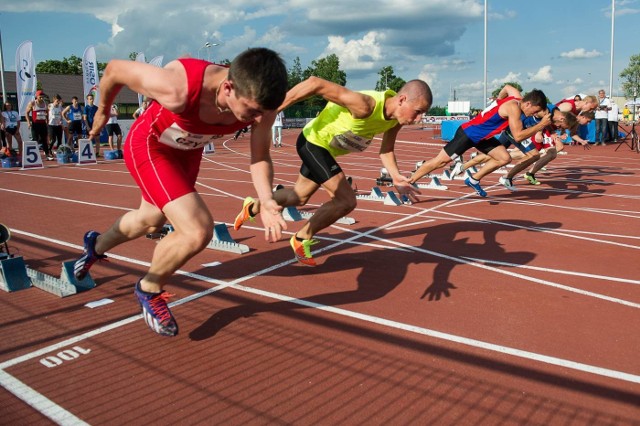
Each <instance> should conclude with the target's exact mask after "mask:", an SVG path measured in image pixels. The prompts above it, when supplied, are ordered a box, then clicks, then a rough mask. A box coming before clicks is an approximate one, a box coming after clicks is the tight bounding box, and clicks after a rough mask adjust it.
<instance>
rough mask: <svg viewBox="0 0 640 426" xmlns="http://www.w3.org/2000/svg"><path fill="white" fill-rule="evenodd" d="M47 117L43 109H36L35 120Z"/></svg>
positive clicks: (42, 119)
mask: <svg viewBox="0 0 640 426" xmlns="http://www.w3.org/2000/svg"><path fill="white" fill-rule="evenodd" d="M46 119H47V112H46V111H43V110H38V111H36V120H38V121H44V120H46Z"/></svg>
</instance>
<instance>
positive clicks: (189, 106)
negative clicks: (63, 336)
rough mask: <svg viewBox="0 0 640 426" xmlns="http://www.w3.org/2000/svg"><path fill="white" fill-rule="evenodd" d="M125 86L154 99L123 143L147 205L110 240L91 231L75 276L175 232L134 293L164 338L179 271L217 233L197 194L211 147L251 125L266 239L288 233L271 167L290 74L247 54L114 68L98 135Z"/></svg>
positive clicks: (171, 327) (170, 331) (263, 52)
mask: <svg viewBox="0 0 640 426" xmlns="http://www.w3.org/2000/svg"><path fill="white" fill-rule="evenodd" d="M123 86H127V87H129V88H130V89H131V90H133V91H134V92H138V93H141V94H142V95H144V96H146V97H147V98H151V99H154V101H153V102H152V104H151V105H150V107H149V108H148V110H147V111H145V113H144V114H143V115H141V116H140V118H138V120H136V121H135V123H134V125H133V126H132V128H131V130H130V131H129V134H128V136H127V140H126V143H125V145H124V151H125V152H124V157H125V162H126V164H127V167H128V168H129V171H130V172H131V174H132V176H133V178H134V179H135V180H136V182H137V183H138V186H139V187H140V190H141V192H142V200H141V202H140V207H139V208H138V209H137V210H133V211H131V212H128V213H126V214H125V215H124V216H122V217H120V218H119V219H118V220H117V221H116V222H115V224H114V225H113V226H112V227H111V228H110V229H109V230H108V231H107V232H105V233H104V234H102V235H101V234H99V233H98V232H96V231H89V232H87V233H86V234H85V237H84V254H83V255H82V257H80V259H78V260H77V261H76V263H75V266H74V272H75V275H76V278H77V279H82V278H84V277H85V276H86V274H87V272H88V271H89V268H90V267H91V265H92V264H93V263H95V262H96V261H97V260H100V259H103V258H105V257H106V256H105V255H104V253H105V252H106V251H108V250H110V249H112V248H113V247H115V246H117V245H119V244H122V243H124V242H127V241H130V240H133V239H135V238H138V237H141V236H143V235H146V234H148V233H153V232H157V231H159V230H160V229H162V227H163V225H164V224H165V223H166V222H167V220H168V221H169V222H170V223H171V225H172V226H173V229H174V231H173V232H171V233H169V234H168V235H167V236H166V237H165V238H163V239H162V240H160V242H159V243H158V245H157V246H156V248H155V251H154V253H153V260H152V261H151V266H150V267H149V271H148V272H147V274H146V275H145V276H144V277H142V278H141V279H140V280H139V281H138V282H137V284H136V286H135V295H136V297H137V299H138V302H139V303H140V305H141V307H142V312H143V317H144V319H145V321H146V323H147V325H148V326H149V327H150V328H151V329H152V330H153V331H155V332H156V333H159V334H161V335H165V336H175V335H176V334H178V325H177V323H176V321H175V319H174V318H173V315H172V314H171V312H170V310H169V308H168V306H167V299H168V297H169V295H168V293H166V292H165V291H164V290H163V287H164V285H165V284H166V283H167V282H168V280H169V278H170V277H171V276H172V275H173V273H174V272H175V271H176V270H178V268H180V267H181V266H182V265H184V264H185V263H186V262H187V261H188V260H189V259H190V258H192V257H193V256H194V255H196V254H197V253H199V252H200V251H202V250H203V249H204V248H205V247H206V246H207V244H208V243H209V241H211V238H212V235H213V224H214V222H213V218H212V216H211V213H210V212H209V210H208V209H207V206H206V205H205V203H204V201H203V200H202V198H201V197H200V195H198V193H197V192H196V190H195V182H196V178H197V176H198V171H199V167H200V160H201V157H202V150H203V147H204V146H205V145H206V144H208V143H210V142H211V141H213V140H214V139H216V138H219V137H221V136H222V135H226V134H234V133H235V132H236V131H237V130H239V129H241V128H244V127H246V126H247V125H251V126H252V129H251V141H250V144H251V166H250V170H251V176H252V180H253V183H254V186H255V189H256V192H257V194H258V197H259V199H260V203H261V205H262V211H261V215H260V216H261V219H262V221H263V223H264V226H265V228H266V231H265V238H266V239H267V240H271V241H277V240H278V239H279V238H280V237H281V235H282V230H283V229H286V225H285V222H284V219H283V218H282V216H281V215H280V212H281V207H279V206H278V204H277V203H276V202H275V201H274V200H273V196H272V192H271V187H272V180H273V164H272V163H271V158H270V156H269V147H270V146H271V126H272V124H273V121H274V119H275V116H276V110H277V108H278V107H279V106H280V104H281V103H282V101H283V100H284V98H285V95H286V91H287V70H286V68H285V66H284V63H283V61H282V59H281V58H280V57H279V56H278V54H276V53H275V52H273V51H271V50H268V49H264V48H254V49H249V50H247V51H245V52H243V53H242V54H240V55H238V57H236V58H235V59H234V60H233V62H232V63H231V65H230V66H229V67H225V66H221V65H215V64H212V63H209V62H206V61H202V60H198V59H180V60H177V61H173V62H170V63H169V64H167V65H166V66H165V67H164V68H158V67H155V66H153V65H148V64H145V63H141V62H135V61H119V60H114V61H111V62H110V63H109V64H108V65H107V68H106V69H105V72H104V75H103V76H102V78H101V80H100V93H101V96H100V105H99V108H98V112H97V113H96V115H95V117H94V122H93V128H92V129H91V133H90V135H91V136H97V135H99V134H100V131H101V130H102V128H103V127H104V126H105V124H106V123H107V120H108V119H109V115H110V110H111V105H112V103H113V100H114V98H115V96H116V95H117V93H118V92H119V91H120V89H121V88H122V87H123Z"/></svg>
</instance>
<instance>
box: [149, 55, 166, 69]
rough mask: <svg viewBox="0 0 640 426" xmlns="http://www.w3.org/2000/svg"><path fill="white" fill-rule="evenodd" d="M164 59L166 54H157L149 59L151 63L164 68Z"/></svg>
mask: <svg viewBox="0 0 640 426" xmlns="http://www.w3.org/2000/svg"><path fill="white" fill-rule="evenodd" d="M163 60H164V56H162V55H160V56H156V57H155V58H153V59H152V60H150V61H149V63H150V64H151V65H155V66H156V67H160V68H162V61H163Z"/></svg>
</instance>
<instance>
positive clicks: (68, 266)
mask: <svg viewBox="0 0 640 426" xmlns="http://www.w3.org/2000/svg"><path fill="white" fill-rule="evenodd" d="M75 263H76V262H75V260H69V261H67V262H64V263H63V264H62V272H61V273H60V278H57V277H54V276H51V275H47V274H45V273H43V272H38V271H36V270H34V269H31V268H27V275H28V276H29V278H31V284H32V285H33V286H34V287H38V288H39V289H40V290H44V291H46V292H49V293H51V294H55V295H56V296H60V297H66V296H71V295H72V294H77V293H78V292H80V291H83V290H88V289H91V288H94V287H95V286H96V283H95V282H94V281H93V279H92V278H91V275H89V274H87V276H86V277H84V278H83V279H82V280H81V281H78V280H76V277H75V276H74V275H73V265H74V264H75Z"/></svg>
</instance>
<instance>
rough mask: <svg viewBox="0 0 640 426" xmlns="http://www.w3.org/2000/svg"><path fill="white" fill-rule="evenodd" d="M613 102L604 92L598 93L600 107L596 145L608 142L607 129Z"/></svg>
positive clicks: (597, 113)
mask: <svg viewBox="0 0 640 426" xmlns="http://www.w3.org/2000/svg"><path fill="white" fill-rule="evenodd" d="M610 107H611V101H609V98H607V97H606V96H605V93H604V90H602V89H601V90H599V91H598V106H597V107H596V136H595V137H596V141H595V142H596V145H598V144H599V145H604V142H605V141H606V140H607V127H609V124H608V117H609V108H610Z"/></svg>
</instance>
